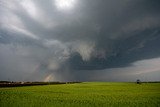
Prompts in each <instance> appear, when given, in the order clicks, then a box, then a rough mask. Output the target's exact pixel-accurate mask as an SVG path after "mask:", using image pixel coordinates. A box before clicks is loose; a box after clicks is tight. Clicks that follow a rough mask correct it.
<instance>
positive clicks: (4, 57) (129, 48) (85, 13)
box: [0, 0, 160, 81]
mask: <svg viewBox="0 0 160 107" xmlns="http://www.w3.org/2000/svg"><path fill="white" fill-rule="evenodd" d="M159 4H160V2H159V1H158V0H154V1H150V0H141V1H139V0H134V1H132V0H124V1H118V0H107V1H103V0H100V1H97V0H87V1H86V0H48V1H44V0H15V1H10V0H5V1H4V0H0V69H1V71H0V79H1V80H7V79H11V80H24V81H30V80H41V81H42V80H45V81H47V80H55V81H73V80H75V81H76V80H81V81H83V80H111V81H112V80H115V79H114V78H115V77H114V75H116V72H113V70H115V69H117V68H118V69H120V71H119V74H120V75H122V77H123V75H125V74H127V72H130V71H132V73H131V74H135V72H137V71H136V70H138V71H139V72H137V73H140V74H143V73H145V72H150V71H152V70H153V69H149V71H147V69H146V68H147V67H145V65H142V68H141V69H139V66H137V65H136V66H133V65H134V64H135V63H136V64H137V63H138V61H140V62H141V60H142V61H144V60H145V62H150V61H151V60H153V63H157V61H156V60H158V58H159V57H160V49H159V46H160V42H159V41H160V21H159V20H160V14H159V11H158V10H159V9H160V7H159ZM155 58H156V60H155ZM148 59H150V60H148ZM146 65H148V64H146ZM131 66H132V67H131ZM151 66H152V64H151ZM127 67H129V69H128V70H129V71H126V72H123V69H126V68H127ZM108 69H109V70H108ZM130 69H132V70H130ZM133 69H135V70H133ZM155 69H159V68H158V67H157V66H156V67H155ZM110 71H112V72H110ZM104 72H105V73H106V74H108V73H110V74H109V75H110V77H108V76H107V75H105V76H106V78H108V79H104V78H105V77H104V75H103V74H104ZM157 72H159V71H158V70H157ZM94 74H96V75H99V77H97V79H96V78H94ZM151 75H152V73H151ZM153 75H154V74H153ZM88 76H89V77H88ZM101 76H102V78H100V77H101ZM151 77H152V78H151V79H150V80H154V76H151ZM136 78H137V77H135V76H133V79H136ZM123 79H124V78H123ZM123 79H121V77H120V79H117V80H121V81H123ZM133 79H132V80H133ZM128 80H131V79H130V78H126V79H124V81H128ZM156 80H157V79H156Z"/></svg>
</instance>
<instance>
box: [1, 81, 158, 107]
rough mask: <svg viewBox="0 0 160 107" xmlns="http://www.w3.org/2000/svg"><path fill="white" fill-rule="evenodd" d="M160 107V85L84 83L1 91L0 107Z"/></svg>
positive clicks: (2, 89)
mask: <svg viewBox="0 0 160 107" xmlns="http://www.w3.org/2000/svg"><path fill="white" fill-rule="evenodd" d="M117 106H121V107H137V106H138V107H160V83H143V84H141V85H139V84H135V83H112V82H84V83H75V84H61V85H45V86H25V87H13V88H0V107H117Z"/></svg>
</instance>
